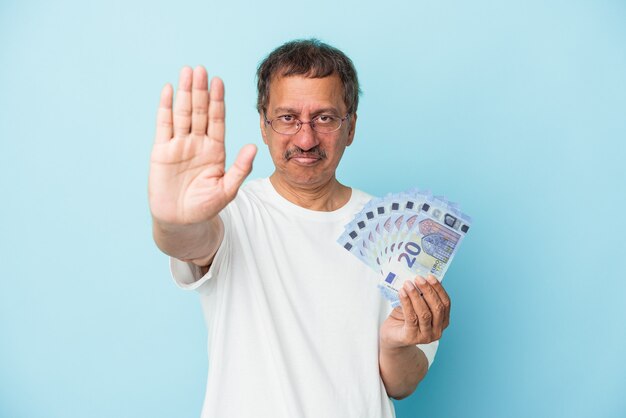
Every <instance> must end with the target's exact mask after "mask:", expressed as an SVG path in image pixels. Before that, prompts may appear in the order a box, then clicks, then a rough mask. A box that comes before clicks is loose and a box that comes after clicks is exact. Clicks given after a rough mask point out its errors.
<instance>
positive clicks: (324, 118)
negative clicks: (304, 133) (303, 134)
mask: <svg viewBox="0 0 626 418" xmlns="http://www.w3.org/2000/svg"><path fill="white" fill-rule="evenodd" d="M334 120H335V117H334V116H331V115H319V116H316V117H315V122H316V123H331V122H333V121H334Z"/></svg>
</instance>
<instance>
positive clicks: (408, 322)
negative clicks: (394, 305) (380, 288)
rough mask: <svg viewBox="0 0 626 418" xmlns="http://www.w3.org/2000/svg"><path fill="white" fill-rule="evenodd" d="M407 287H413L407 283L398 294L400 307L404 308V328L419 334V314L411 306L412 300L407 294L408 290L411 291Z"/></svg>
mask: <svg viewBox="0 0 626 418" xmlns="http://www.w3.org/2000/svg"><path fill="white" fill-rule="evenodd" d="M407 285H408V286H411V287H413V286H412V285H411V284H410V283H409V282H405V284H404V286H403V287H402V288H400V291H399V292H398V297H399V298H400V306H402V315H404V326H405V328H407V329H408V330H411V331H413V332H415V333H417V332H419V321H418V318H417V314H416V313H415V309H413V305H412V304H411V299H410V298H409V295H408V293H407V289H409V288H408V287H407ZM409 290H410V289H409Z"/></svg>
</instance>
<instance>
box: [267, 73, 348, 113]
mask: <svg viewBox="0 0 626 418" xmlns="http://www.w3.org/2000/svg"><path fill="white" fill-rule="evenodd" d="M269 90H270V91H269V102H268V106H267V110H268V111H269V112H274V111H275V110H276V109H293V110H295V111H297V112H299V113H300V112H303V111H315V110H317V109H334V110H335V111H336V112H338V113H339V114H343V113H344V112H346V110H347V108H346V105H345V103H344V101H343V85H342V84H341V80H340V79H339V76H337V75H336V74H333V75H331V76H328V77H323V78H309V77H305V76H302V75H293V76H287V77H282V76H278V77H274V78H272V80H271V82H270V89H269Z"/></svg>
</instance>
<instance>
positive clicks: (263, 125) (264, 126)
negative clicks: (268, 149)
mask: <svg viewBox="0 0 626 418" xmlns="http://www.w3.org/2000/svg"><path fill="white" fill-rule="evenodd" d="M259 119H260V123H261V136H262V137H263V142H265V145H267V123H265V116H264V115H263V114H261V113H259Z"/></svg>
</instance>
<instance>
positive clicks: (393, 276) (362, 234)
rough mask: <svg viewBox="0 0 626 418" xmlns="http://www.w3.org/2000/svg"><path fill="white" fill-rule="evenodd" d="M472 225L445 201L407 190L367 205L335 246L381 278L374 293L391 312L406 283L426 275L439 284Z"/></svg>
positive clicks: (427, 192) (348, 225)
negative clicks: (379, 296)
mask: <svg viewBox="0 0 626 418" xmlns="http://www.w3.org/2000/svg"><path fill="white" fill-rule="evenodd" d="M471 222H472V220H471V218H470V217H469V216H468V215H466V214H464V213H463V212H462V211H461V209H460V206H459V205H458V204H457V203H454V202H451V201H449V200H448V199H447V198H446V197H445V196H434V195H433V194H432V193H431V192H429V191H427V190H420V189H411V190H408V191H406V192H402V193H397V194H388V195H387V196H385V197H383V198H374V199H372V200H371V201H370V202H368V203H367V204H366V205H365V206H364V207H363V209H362V210H361V212H359V213H358V214H357V215H356V216H355V217H354V219H353V220H352V221H351V222H349V223H348V224H347V225H345V227H344V232H343V234H342V235H341V236H340V237H339V239H338V240H337V242H338V243H339V244H340V245H341V246H342V247H343V248H344V249H346V250H348V251H349V252H350V253H351V254H353V255H354V256H355V257H357V258H358V259H359V260H361V261H362V262H363V263H365V264H366V265H368V266H369V267H371V268H372V269H373V270H374V271H376V272H377V273H379V274H380V277H381V281H380V283H379V285H378V288H379V290H380V292H381V294H382V295H383V296H384V297H385V298H386V299H388V300H389V301H390V303H391V305H392V306H393V307H396V306H398V305H399V299H398V291H399V289H400V288H401V287H402V285H403V283H404V282H405V281H407V280H413V279H414V278H415V277H416V276H417V275H421V276H427V275H428V274H432V275H434V276H435V277H436V278H437V279H438V280H440V281H441V280H443V277H444V275H445V273H446V271H447V270H448V267H449V266H450V264H451V262H452V260H453V258H454V255H455V254H456V252H457V251H458V248H459V246H460V244H461V242H462V241H463V238H464V237H465V234H466V233H467V232H468V231H469V227H470V225H471Z"/></svg>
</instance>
